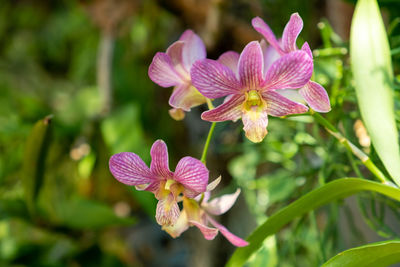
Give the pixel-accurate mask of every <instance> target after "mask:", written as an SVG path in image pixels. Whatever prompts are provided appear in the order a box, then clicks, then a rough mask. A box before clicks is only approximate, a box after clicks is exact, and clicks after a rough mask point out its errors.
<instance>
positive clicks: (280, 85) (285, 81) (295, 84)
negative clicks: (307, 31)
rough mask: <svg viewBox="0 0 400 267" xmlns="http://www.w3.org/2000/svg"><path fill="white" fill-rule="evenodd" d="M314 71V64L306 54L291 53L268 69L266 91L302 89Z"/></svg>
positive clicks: (299, 52) (302, 52)
mask: <svg viewBox="0 0 400 267" xmlns="http://www.w3.org/2000/svg"><path fill="white" fill-rule="evenodd" d="M312 71H313V62H312V59H311V58H310V57H309V56H308V55H307V53H306V52H304V51H295V52H291V53H289V54H287V55H284V56H282V57H281V58H280V59H278V60H276V61H275V62H274V63H273V64H272V66H271V67H270V68H269V69H268V71H267V74H266V75H265V84H264V85H263V87H264V90H265V89H266V90H270V89H295V88H301V87H303V86H304V85H305V84H306V83H307V82H308V81H309V80H310V78H311V75H312Z"/></svg>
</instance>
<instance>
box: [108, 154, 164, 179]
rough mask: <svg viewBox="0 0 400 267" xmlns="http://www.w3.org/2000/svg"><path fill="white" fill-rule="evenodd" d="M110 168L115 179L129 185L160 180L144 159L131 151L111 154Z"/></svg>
mask: <svg viewBox="0 0 400 267" xmlns="http://www.w3.org/2000/svg"><path fill="white" fill-rule="evenodd" d="M109 168H110V172H111V173H112V175H113V176H114V177H115V179H117V180H118V181H120V182H121V183H124V184H127V185H143V184H150V183H152V182H155V181H157V180H158V179H157V177H156V176H154V175H153V174H152V173H151V171H150V169H149V168H148V167H147V165H146V164H145V163H144V162H143V160H142V159H141V158H140V157H139V156H138V155H136V154H135V153H131V152H122V153H118V154H115V155H113V156H111V158H110V161H109Z"/></svg>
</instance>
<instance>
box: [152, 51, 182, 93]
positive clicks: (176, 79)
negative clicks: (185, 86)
mask: <svg viewBox="0 0 400 267" xmlns="http://www.w3.org/2000/svg"><path fill="white" fill-rule="evenodd" d="M148 74H149V77H150V79H151V80H152V81H153V82H155V83H156V84H158V85H159V86H162V87H170V86H175V85H178V84H180V83H182V82H183V81H182V78H181V77H180V76H179V74H178V73H177V72H176V71H175V68H174V65H173V64H172V61H171V58H170V57H169V56H168V55H167V54H165V53H161V52H158V53H156V55H155V56H154V57H153V61H152V62H151V64H150V67H149V71H148Z"/></svg>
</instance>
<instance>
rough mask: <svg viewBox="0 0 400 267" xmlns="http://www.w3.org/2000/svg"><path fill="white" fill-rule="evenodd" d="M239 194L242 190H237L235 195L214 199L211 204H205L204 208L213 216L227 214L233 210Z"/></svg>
mask: <svg viewBox="0 0 400 267" xmlns="http://www.w3.org/2000/svg"><path fill="white" fill-rule="evenodd" d="M239 194H240V189H237V190H236V192H235V193H232V194H227V195H223V196H221V197H217V198H214V199H213V200H211V201H210V202H208V203H204V204H203V205H202V206H203V208H204V209H205V210H206V211H207V212H209V213H211V214H214V215H221V214H224V213H225V212H227V211H228V210H229V209H230V208H232V206H233V204H235V202H236V199H237V198H238V196H239Z"/></svg>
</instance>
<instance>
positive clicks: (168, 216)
mask: <svg viewBox="0 0 400 267" xmlns="http://www.w3.org/2000/svg"><path fill="white" fill-rule="evenodd" d="M179 213H180V211H179V206H178V203H176V201H175V198H174V196H173V194H172V193H170V194H168V196H167V197H164V198H162V199H160V200H159V201H158V203H157V208H156V221H157V223H158V224H159V225H167V226H168V225H174V224H175V223H176V221H177V220H178V218H179Z"/></svg>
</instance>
